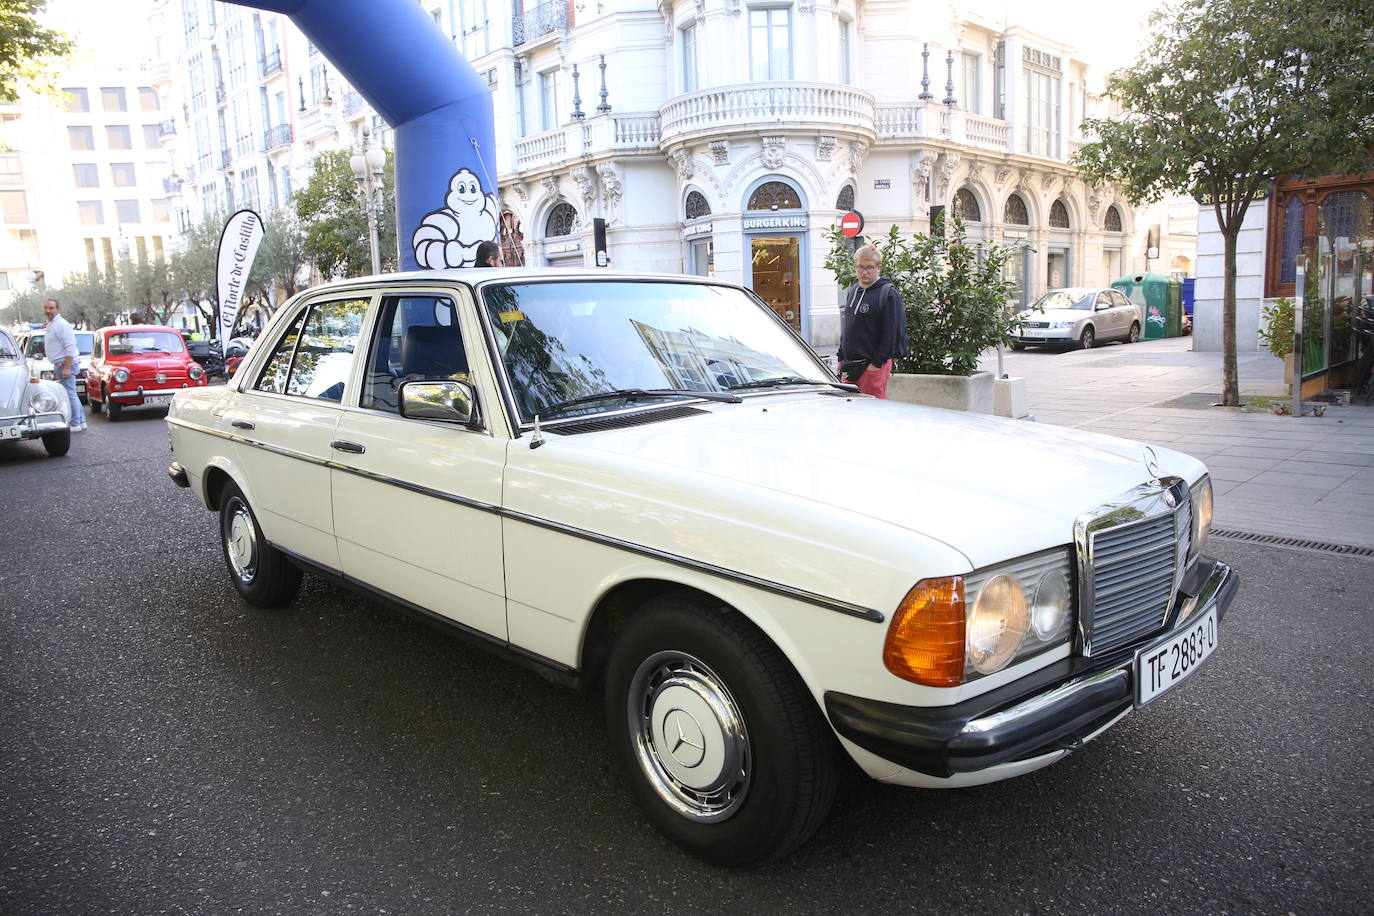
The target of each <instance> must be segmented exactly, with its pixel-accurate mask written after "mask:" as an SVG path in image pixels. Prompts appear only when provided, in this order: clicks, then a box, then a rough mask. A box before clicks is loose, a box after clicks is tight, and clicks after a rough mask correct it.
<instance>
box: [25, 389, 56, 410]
mask: <svg viewBox="0 0 1374 916" xmlns="http://www.w3.org/2000/svg"><path fill="white" fill-rule="evenodd" d="M29 406H30V407H32V408H33V410H34V412H35V413H61V412H62V408H61V405H59V404H58V402H57V398H56V397H55V396H54V395H53V394H52V392H50V391H48V390H47V389H46V388H35V389H34V390H33V393H32V394H30V395H29Z"/></svg>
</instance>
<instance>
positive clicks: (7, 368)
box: [0, 362, 29, 417]
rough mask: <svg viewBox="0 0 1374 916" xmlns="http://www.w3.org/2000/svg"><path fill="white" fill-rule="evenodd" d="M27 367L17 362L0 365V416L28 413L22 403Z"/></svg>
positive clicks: (26, 379)
mask: <svg viewBox="0 0 1374 916" xmlns="http://www.w3.org/2000/svg"><path fill="white" fill-rule="evenodd" d="M28 381H29V367H28V366H26V365H24V364H23V363H19V362H5V363H0V416H5V417H13V416H17V415H21V414H27V413H28V412H29V405H28V404H27V403H26V402H25V401H24V391H25V389H26V388H27V386H28Z"/></svg>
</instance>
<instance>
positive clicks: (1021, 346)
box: [1011, 340, 1026, 353]
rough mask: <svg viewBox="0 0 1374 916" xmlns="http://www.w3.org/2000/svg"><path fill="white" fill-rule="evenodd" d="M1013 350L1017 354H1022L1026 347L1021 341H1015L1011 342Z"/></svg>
mask: <svg viewBox="0 0 1374 916" xmlns="http://www.w3.org/2000/svg"><path fill="white" fill-rule="evenodd" d="M1011 348H1012V349H1013V350H1015V351H1016V352H1017V353H1020V352H1021V351H1022V350H1024V349H1026V345H1025V344H1023V343H1021V342H1020V341H1017V340H1013V341H1012V342H1011Z"/></svg>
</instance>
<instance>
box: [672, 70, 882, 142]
mask: <svg viewBox="0 0 1374 916" xmlns="http://www.w3.org/2000/svg"><path fill="white" fill-rule="evenodd" d="M875 110H876V108H875V105H874V102H873V96H871V95H869V94H868V93H867V92H863V91H861V90H858V89H855V88H853V87H852V86H846V85H841V84H838V83H801V82H787V83H765V84H754V85H748V86H721V87H718V88H715V89H702V90H698V91H696V92H689V93H687V94H686V95H680V96H677V97H676V98H673V99H669V100H668V102H667V103H666V104H665V105H664V106H663V108H662V109H661V110H660V112H659V117H660V122H661V132H662V135H661V137H660V138H659V143H660V145H661V146H662V147H663V148H664V149H667V148H668V147H669V146H671V145H674V144H679V143H691V142H693V141H700V140H704V139H708V138H713V137H719V136H725V135H729V134H732V133H748V134H754V135H757V134H758V133H759V132H761V131H775V130H789V129H791V130H806V131H817V132H822V133H830V134H833V133H837V132H839V133H853V134H859V135H865V136H867V137H868V138H870V139H871V138H873V136H874V135H875V129H874V116H875Z"/></svg>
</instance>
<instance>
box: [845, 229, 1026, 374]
mask: <svg viewBox="0 0 1374 916" xmlns="http://www.w3.org/2000/svg"><path fill="white" fill-rule="evenodd" d="M826 238H827V239H828V240H829V241H830V251H829V253H828V254H827V255H826V259H825V266H826V269H828V270H829V271H830V272H831V273H832V274H833V275H834V277H835V282H836V283H838V284H839V285H840V286H841V287H842V288H844V289H849V288H850V287H852V286H853V285H854V284H855V282H857V277H856V276H855V273H854V250H853V249H852V248H851V247H850V244H849V240H848V239H847V238H845V237H844V235H843V234H842V233H841V232H840V231H839V229H837V228H834V227H831V228H830V229H828V230H826ZM869 241H870V243H871V244H872V245H873V246H874V247H876V248H877V249H878V251H879V252H880V253H881V254H882V257H883V267H882V274H883V276H884V277H887V278H888V279H889V280H891V281H892V284H893V285H894V286H896V287H897V289H898V291H899V292H901V294H902V300H903V302H905V304H906V333H907V355H906V356H904V357H898V358H897V360H896V365H895V366H894V371H896V372H914V373H921V374H927V375H972V374H973V373H974V372H975V371H977V369H978V357H979V356H981V355H982V353H983V351H985V350H987V349H988V348H989V347H995V346H997V345H998V344H1008V343H1010V342H1011V335H1012V334H1013V332H1015V331H1016V329H1017V328H1019V327H1020V324H1021V319H1020V318H1019V317H1018V316H1016V315H1014V314H1012V313H1011V312H1010V311H1009V310H1008V308H1007V302H1008V300H1009V299H1010V297H1011V294H1012V290H1013V289H1014V286H1015V284H1013V283H1011V282H1010V281H1008V280H1005V279H1003V269H1004V268H1005V266H1006V264H1007V262H1008V261H1010V260H1011V259H1012V258H1013V257H1015V256H1016V255H1018V254H1019V253H1020V252H1021V251H1022V250H1023V249H1024V245H1022V244H1021V243H1017V244H1013V245H997V244H995V243H991V242H984V241H980V240H970V239H968V238H967V236H966V235H965V232H964V221H963V220H961V219H955V220H953V223H952V229H951V231H950V232H949V236H948V238H946V237H945V236H940V235H921V234H916V235H912V236H903V235H901V234H900V233H899V232H898V231H897V227H896V226H892V227H891V228H890V229H889V230H888V234H887V235H886V236H885V237H882V238H876V239H870V240H869Z"/></svg>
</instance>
